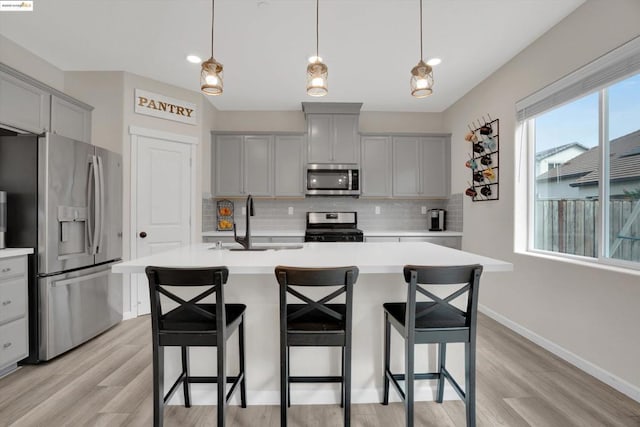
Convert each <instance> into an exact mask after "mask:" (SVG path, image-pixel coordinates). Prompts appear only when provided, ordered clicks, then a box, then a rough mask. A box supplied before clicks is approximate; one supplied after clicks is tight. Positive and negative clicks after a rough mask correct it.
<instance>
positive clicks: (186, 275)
mask: <svg viewBox="0 0 640 427" xmlns="http://www.w3.org/2000/svg"><path fill="white" fill-rule="evenodd" d="M145 272H146V273H147V278H148V279H149V295H150V297H151V329H152V333H153V425H154V426H156V427H159V426H162V420H163V411H164V406H165V404H166V403H167V402H168V401H169V399H171V396H173V393H175V391H176V390H177V389H178V387H179V386H180V384H182V385H183V388H184V402H185V407H187V408H189V407H191V399H190V396H189V385H190V384H192V383H217V384H218V411H217V412H218V417H217V418H218V424H217V425H218V426H224V419H225V412H226V411H225V409H226V406H227V403H228V402H229V399H230V398H231V396H232V395H233V393H234V391H235V390H236V388H237V386H238V384H239V385H240V401H241V405H242V407H243V408H246V406H247V397H246V387H245V375H244V361H245V354H244V313H245V309H246V306H245V305H244V304H225V303H224V284H225V283H227V278H228V277H229V270H227V268H226V267H208V268H164V267H147V268H146V269H145ZM186 286H188V287H206V288H207V289H206V290H205V291H204V292H202V293H200V294H198V295H197V296H195V297H194V298H191V299H190V300H188V301H185V300H184V299H182V298H180V297H179V296H178V295H176V294H175V293H173V292H171V291H170V290H168V289H167V288H168V287H186ZM212 294H215V304H207V303H199V302H200V301H201V300H203V299H204V298H205V297H207V296H209V295H212ZM161 295H164V296H165V297H167V298H168V299H169V300H171V301H169V304H167V305H168V306H170V307H171V308H169V309H167V307H164V308H165V310H163V304H162V301H161V298H160V296H161ZM173 303H176V304H177V307H176V306H175V305H176V304H173ZM236 328H238V341H239V343H238V344H239V347H240V351H239V358H240V367H239V368H240V372H239V373H238V375H237V376H229V377H228V376H227V374H226V341H227V338H228V337H229V336H230V335H231V334H232V333H233V331H235V329H236ZM171 346H175V347H180V348H181V350H182V372H181V373H180V376H179V377H178V379H177V380H176V382H175V383H174V384H173V385H172V386H171V388H170V389H169V392H168V393H167V394H166V395H164V348H165V347H171ZM200 346H202V347H204V346H211V347H217V376H215V377H199V376H191V375H189V347H200ZM227 383H231V388H230V389H229V391H228V392H227V390H226V389H227Z"/></svg>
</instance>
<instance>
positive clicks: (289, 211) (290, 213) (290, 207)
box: [288, 206, 293, 215]
mask: <svg viewBox="0 0 640 427" xmlns="http://www.w3.org/2000/svg"><path fill="white" fill-rule="evenodd" d="M288 213H289V215H293V206H289V209H288Z"/></svg>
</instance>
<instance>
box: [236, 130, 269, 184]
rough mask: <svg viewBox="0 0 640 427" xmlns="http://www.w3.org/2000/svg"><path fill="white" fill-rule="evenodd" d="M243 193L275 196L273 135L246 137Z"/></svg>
mask: <svg viewBox="0 0 640 427" xmlns="http://www.w3.org/2000/svg"><path fill="white" fill-rule="evenodd" d="M243 154H244V186H243V194H251V195H254V196H273V173H272V171H273V159H272V156H273V137H272V136H245V137H244V153H243Z"/></svg>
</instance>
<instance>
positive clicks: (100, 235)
mask: <svg viewBox="0 0 640 427" xmlns="http://www.w3.org/2000/svg"><path fill="white" fill-rule="evenodd" d="M96 158H97V160H98V182H99V183H100V185H99V187H98V188H99V190H100V191H99V196H98V199H99V203H100V225H99V227H98V235H97V237H96V240H97V241H98V243H97V245H96V253H100V252H101V250H102V242H103V240H104V217H105V212H104V209H105V207H104V163H103V161H102V157H100V156H96Z"/></svg>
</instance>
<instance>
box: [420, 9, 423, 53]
mask: <svg viewBox="0 0 640 427" xmlns="http://www.w3.org/2000/svg"><path fill="white" fill-rule="evenodd" d="M422 60H423V58H422V0H420V61H422Z"/></svg>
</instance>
